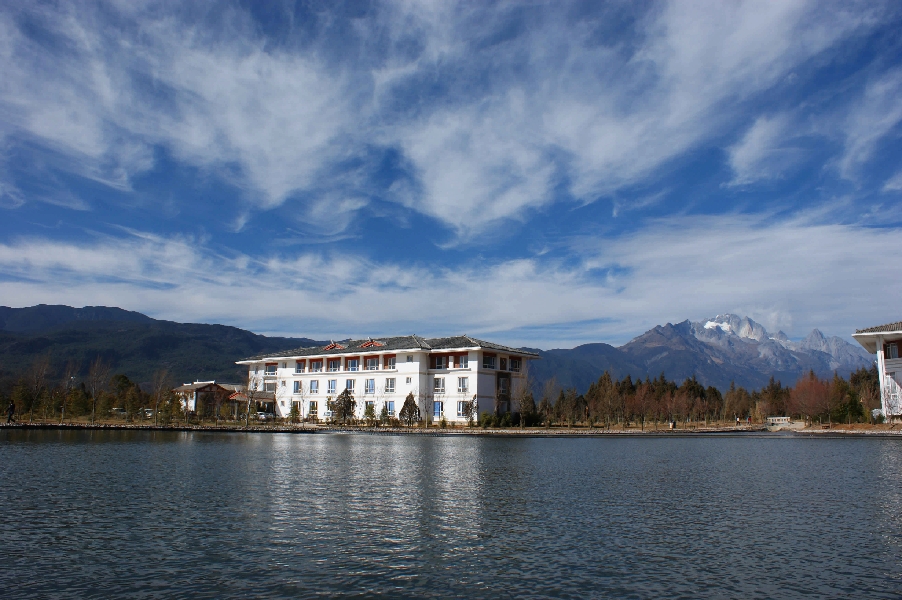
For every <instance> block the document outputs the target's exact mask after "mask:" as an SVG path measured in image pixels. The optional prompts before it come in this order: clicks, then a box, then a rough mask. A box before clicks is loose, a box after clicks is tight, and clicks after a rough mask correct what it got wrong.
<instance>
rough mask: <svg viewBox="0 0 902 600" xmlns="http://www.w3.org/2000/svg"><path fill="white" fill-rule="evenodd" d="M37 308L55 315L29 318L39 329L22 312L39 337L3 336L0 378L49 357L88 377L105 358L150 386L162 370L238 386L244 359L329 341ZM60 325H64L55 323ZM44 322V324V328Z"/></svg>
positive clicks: (119, 370)
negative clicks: (99, 359)
mask: <svg viewBox="0 0 902 600" xmlns="http://www.w3.org/2000/svg"><path fill="white" fill-rule="evenodd" d="M31 308H32V309H43V308H47V309H49V310H47V311H46V312H44V311H43V310H36V311H34V310H33V311H29V312H28V313H25V314H27V316H28V317H29V318H32V319H33V323H35V325H31V326H26V325H25V324H23V322H22V320H21V319H22V317H21V314H22V313H20V314H19V315H16V318H18V319H19V321H14V327H15V328H17V329H22V328H25V329H29V328H30V329H31V331H24V332H23V331H15V332H11V331H0V377H11V376H16V375H19V374H21V373H23V372H24V371H25V370H26V369H28V367H29V366H30V365H31V364H32V363H33V362H34V361H35V359H36V358H38V357H40V356H44V355H49V356H50V359H51V364H52V367H53V369H54V371H55V372H57V373H60V372H62V370H63V368H64V367H65V365H66V363H67V362H68V361H69V360H73V361H75V363H76V364H77V365H78V368H79V370H80V372H81V373H82V374H85V373H87V370H88V368H89V365H90V362H91V361H92V360H94V359H95V358H96V357H97V356H101V357H103V358H104V360H106V361H107V362H109V363H110V365H111V366H112V368H113V372H116V373H125V374H127V375H128V376H129V377H130V378H131V379H133V380H135V381H139V382H146V381H150V380H151V378H152V377H153V373H154V371H156V370H157V369H161V368H166V369H168V370H169V372H170V373H171V374H172V376H173V379H174V380H175V381H177V382H179V383H183V382H187V381H193V380H195V379H216V380H220V381H231V382H238V381H241V380H242V379H243V378H244V377H245V375H246V374H245V373H243V370H242V369H240V368H239V367H238V366H237V365H236V364H234V363H235V361H236V360H240V359H242V358H245V357H247V356H251V355H254V354H260V353H266V352H278V351H280V350H287V349H290V348H297V347H299V346H312V345H317V344H322V343H323V342H320V341H315V340H311V339H307V338H283V337H266V336H262V335H257V334H254V333H251V332H249V331H245V330H243V329H239V328H237V327H229V326H227V325H202V324H193V323H174V322H171V321H159V320H156V319H152V318H150V317H147V316H145V315H141V314H140V313H129V312H128V311H120V310H119V309H106V308H105V307H91V308H101V309H104V310H100V311H94V312H91V313H88V314H93V315H94V316H95V317H98V316H104V315H109V316H112V317H113V318H112V319H104V318H91V319H89V318H76V319H61V318H60V316H59V315H60V314H62V315H63V316H65V314H66V313H65V311H58V310H57V309H58V308H60V307H31ZM63 308H68V307H63ZM13 310H16V309H13ZM19 310H24V309H19ZM74 310H81V309H74ZM105 311H110V312H105ZM117 311H118V312H117ZM6 314H9V313H8V312H7V313H6ZM69 314H72V313H69ZM81 314H82V315H84V314H85V313H81ZM135 315H137V316H135ZM54 320H57V321H59V320H62V323H61V324H56V325H50V323H53V322H54ZM37 323H42V325H41V326H40V328H38V326H37Z"/></svg>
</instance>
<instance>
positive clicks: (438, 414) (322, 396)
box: [237, 335, 538, 422]
mask: <svg viewBox="0 0 902 600" xmlns="http://www.w3.org/2000/svg"><path fill="white" fill-rule="evenodd" d="M536 358H538V355H537V354H535V353H533V352H527V351H524V350H518V349H516V348H509V347H507V346H502V345H500V344H493V343H490V342H485V341H482V340H477V339H475V338H471V337H468V336H465V335H463V336H456V337H447V338H431V339H425V338H421V337H419V336H416V335H409V336H401V337H389V338H379V339H365V340H348V341H343V342H332V343H331V344H328V345H326V346H319V347H314V348H298V349H296V350H290V351H288V352H284V353H281V354H276V355H265V356H255V357H251V358H248V359H245V360H241V361H238V362H237V364H239V365H247V367H248V381H249V382H252V384H253V385H254V386H255V389H258V390H263V391H267V392H274V393H275V413H276V416H279V417H287V416H288V415H289V413H290V412H291V408H292V405H294V406H296V407H297V409H298V412H299V414H300V415H301V417H302V418H304V419H312V418H316V419H320V420H325V419H328V418H329V417H330V416H331V413H329V411H328V401H329V400H331V399H334V398H335V397H337V396H338V394H340V393H342V392H343V391H344V390H346V389H347V390H350V391H351V392H352V394H353V395H354V399H355V400H356V402H357V417H358V418H363V413H364V410H365V409H366V406H367V405H368V404H371V403H372V406H373V407H374V409H375V414H376V416H377V417H378V416H379V415H380V414H381V413H382V407H383V406H385V407H386V408H387V409H388V412H389V414H390V415H392V416H393V417H397V416H398V413H399V412H400V410H401V407H402V406H403V405H404V399H405V398H406V397H407V395H408V394H409V393H411V392H412V393H413V395H414V397H415V398H416V400H417V404H418V405H419V407H420V415H421V417H422V418H429V419H432V420H433V421H439V420H441V419H442V418H444V419H446V420H447V421H449V422H465V421H466V417H465V416H464V404H463V403H465V402H472V400H473V396H474V395H475V396H476V403H477V413H476V414H477V417H478V415H480V414H482V413H484V412H489V413H505V412H509V411H511V409H512V408H513V409H516V407H512V406H511V392H512V390H514V389H515V388H516V386H517V385H518V384H520V383H521V382H523V381H524V380H525V379H524V377H525V372H526V365H527V362H528V361H529V360H532V359H536Z"/></svg>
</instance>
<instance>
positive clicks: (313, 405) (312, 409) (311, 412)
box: [307, 400, 319, 417]
mask: <svg viewBox="0 0 902 600" xmlns="http://www.w3.org/2000/svg"><path fill="white" fill-rule="evenodd" d="M317 410H319V403H318V402H317V401H316V400H311V401H310V405H309V407H308V409H307V415H308V416H310V417H315V416H316V413H317Z"/></svg>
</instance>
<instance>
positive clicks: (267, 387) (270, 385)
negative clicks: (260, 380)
mask: <svg viewBox="0 0 902 600" xmlns="http://www.w3.org/2000/svg"><path fill="white" fill-rule="evenodd" d="M263 391H264V392H274V391H276V382H275V381H267V382H266V383H264V384H263Z"/></svg>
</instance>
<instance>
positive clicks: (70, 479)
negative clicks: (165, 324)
mask: <svg viewBox="0 0 902 600" xmlns="http://www.w3.org/2000/svg"><path fill="white" fill-rule="evenodd" d="M900 456H902V440H870V439H864V440H862V439H842V440H826V439H819V440H809V439H799V438H793V437H786V438H780V439H773V438H770V439H763V438H740V437H737V438H682V439H671V438H650V439H633V438H630V439H622V438H619V439H617V438H613V439H507V438H495V439H477V438H428V437H419V436H377V435H287V434H285V435H283V434H273V435H254V434H231V435H221V434H204V433H196V432H195V433H191V432H179V433H167V432H104V431H99V432H70V431H64V432H57V431H47V432H42V431H10V430H4V431H3V432H2V433H0V469H2V471H0V473H2V480H3V482H4V485H3V486H2V487H0V502H2V505H3V506H4V507H7V508H8V509H9V510H10V511H11V514H14V515H15V521H14V523H15V526H13V527H8V528H7V529H6V530H5V531H4V533H5V535H4V536H3V538H2V541H0V551H2V555H3V556H4V557H5V558H6V561H5V563H6V565H7V572H8V577H9V580H10V581H16V582H19V583H18V584H17V587H16V589H15V590H14V594H13V596H19V597H46V596H54V595H66V594H68V595H76V596H84V595H95V596H122V595H141V596H145V595H162V596H179V597H238V596H242V597H244V596H270V597H296V596H311V595H335V594H344V593H351V594H360V595H371V594H381V595H390V596H393V597H395V596H401V597H404V596H409V597H447V596H467V597H498V596H517V597H559V598H567V597H585V596H618V597H619V596H625V597H649V596H668V597H670V596H686V597H723V596H731V597H774V596H779V597H792V596H816V597H821V596H828V597H829V596H859V597H870V598H879V597H895V596H896V595H897V590H898V589H899V587H900V581H899V575H898V574H899V573H900V566H902V561H900V558H899V557H900V552H899V550H900V548H899V541H900V539H902V525H900V521H899V518H898V515H899V514H900V508H902V505H900V503H902V458H900Z"/></svg>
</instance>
